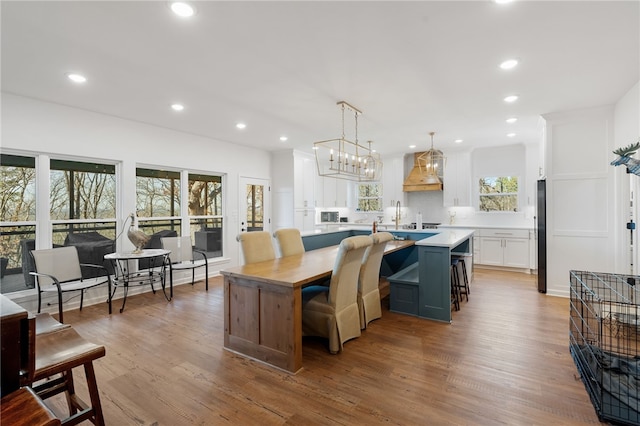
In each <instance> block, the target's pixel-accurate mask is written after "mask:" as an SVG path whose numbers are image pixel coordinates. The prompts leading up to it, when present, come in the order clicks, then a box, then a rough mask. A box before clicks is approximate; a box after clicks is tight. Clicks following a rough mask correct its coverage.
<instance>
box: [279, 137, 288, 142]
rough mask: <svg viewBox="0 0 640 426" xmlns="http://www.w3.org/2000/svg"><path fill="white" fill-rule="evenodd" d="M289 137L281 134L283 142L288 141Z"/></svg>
mask: <svg viewBox="0 0 640 426" xmlns="http://www.w3.org/2000/svg"><path fill="white" fill-rule="evenodd" d="M287 139H289V138H288V137H286V136H280V140H281V141H282V142H286V141H287Z"/></svg>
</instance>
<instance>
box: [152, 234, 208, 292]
mask: <svg viewBox="0 0 640 426" xmlns="http://www.w3.org/2000/svg"><path fill="white" fill-rule="evenodd" d="M160 241H161V243H162V248H163V249H165V250H169V251H170V252H171V253H169V280H170V282H171V287H172V288H173V270H174V269H175V270H178V271H188V270H191V285H193V284H194V283H195V278H196V269H198V268H202V267H204V281H205V289H206V290H207V291H208V290H209V263H208V261H207V254H206V253H205V252H204V251H202V250H198V249H196V248H195V247H193V244H191V237H189V236H184V237H164V238H161V239H160ZM195 255H197V256H198V257H201V259H195Z"/></svg>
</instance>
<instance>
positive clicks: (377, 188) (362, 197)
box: [358, 183, 382, 212]
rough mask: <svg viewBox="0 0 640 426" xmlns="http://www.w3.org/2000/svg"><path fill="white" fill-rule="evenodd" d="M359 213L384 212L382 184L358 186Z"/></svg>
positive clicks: (362, 184)
mask: <svg viewBox="0 0 640 426" xmlns="http://www.w3.org/2000/svg"><path fill="white" fill-rule="evenodd" d="M358 211H361V212H378V211H382V184H380V183H361V184H358Z"/></svg>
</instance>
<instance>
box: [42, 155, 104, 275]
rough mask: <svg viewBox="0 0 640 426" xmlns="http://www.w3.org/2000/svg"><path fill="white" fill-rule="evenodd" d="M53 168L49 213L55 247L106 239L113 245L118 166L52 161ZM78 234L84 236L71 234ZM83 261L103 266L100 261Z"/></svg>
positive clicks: (51, 166) (86, 259)
mask: <svg viewBox="0 0 640 426" xmlns="http://www.w3.org/2000/svg"><path fill="white" fill-rule="evenodd" d="M50 169H51V174H50V177H51V186H50V191H49V194H50V195H49V197H50V198H49V202H50V205H49V212H50V216H51V220H52V222H53V238H52V240H53V245H54V246H56V245H68V244H73V243H74V242H75V243H76V244H80V243H81V242H82V243H86V242H87V241H86V240H87V238H89V239H90V240H91V241H94V240H101V241H103V242H105V244H106V240H107V239H108V240H111V241H112V242H113V240H115V236H116V229H115V225H116V171H115V166H114V165H113V164H100V163H85V162H80V161H66V160H51V165H50ZM76 233H78V234H79V233H83V234H85V235H82V236H75V235H71V234H76ZM86 233H91V235H89V234H86ZM97 234H99V235H97ZM83 254H84V253H80V255H81V256H82V255H83ZM80 261H81V262H84V263H95V262H98V264H99V265H101V264H102V263H103V260H102V259H98V258H95V259H89V258H83V259H81V260H80Z"/></svg>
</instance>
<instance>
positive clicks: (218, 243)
mask: <svg viewBox="0 0 640 426" xmlns="http://www.w3.org/2000/svg"><path fill="white" fill-rule="evenodd" d="M188 187H189V219H190V227H191V241H194V243H195V247H196V248H197V249H199V250H203V251H205V252H207V257H208V258H211V257H219V256H222V224H223V222H222V221H223V215H222V176H212V175H203V174H192V173H190V174H189V184H188Z"/></svg>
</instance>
